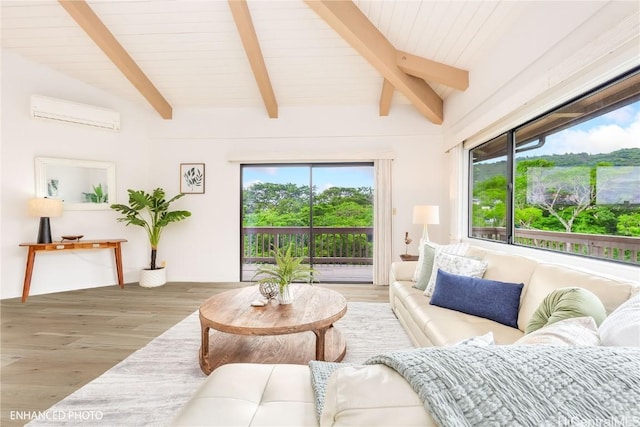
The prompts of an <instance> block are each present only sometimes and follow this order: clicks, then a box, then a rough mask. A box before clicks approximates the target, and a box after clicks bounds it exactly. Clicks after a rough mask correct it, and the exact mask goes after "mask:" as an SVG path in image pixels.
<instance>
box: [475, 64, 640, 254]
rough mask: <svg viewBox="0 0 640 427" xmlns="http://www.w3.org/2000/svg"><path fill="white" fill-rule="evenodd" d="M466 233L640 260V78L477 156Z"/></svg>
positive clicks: (526, 127) (511, 134)
mask: <svg viewBox="0 0 640 427" xmlns="http://www.w3.org/2000/svg"><path fill="white" fill-rule="evenodd" d="M469 164H470V174H469V176H470V191H469V194H470V200H469V207H470V209H469V237H472V238H479V239H487V240H493V241H498V242H502V243H505V244H513V245H520V246H529V247H535V248H541V249H546V250H550V251H559V252H565V253H571V254H576V255H581V256H587V257H595V258H605V259H608V260H613V261H618V262H623V263H630V264H640V72H638V70H635V71H634V72H632V73H629V74H628V75H626V76H623V77H621V78H619V79H617V80H616V81H613V82H610V83H608V84H606V85H603V86H602V87H600V88H598V89H596V90H594V91H593V92H590V93H588V94H586V95H584V96H582V97H579V98H578V99H575V100H573V101H571V102H569V103H567V104H565V105H563V106H561V107H558V108H557V109H555V110H553V111H550V112H548V113H547V114H545V115H543V116H541V117H539V118H537V119H535V120H533V121H531V122H528V123H526V124H523V125H522V126H519V127H517V128H514V129H512V130H510V131H508V132H506V133H504V134H502V135H499V136H497V137H495V138H494V139H492V140H490V141H487V142H486V143H484V144H482V145H480V146H478V147H475V148H473V149H471V150H470V161H469Z"/></svg>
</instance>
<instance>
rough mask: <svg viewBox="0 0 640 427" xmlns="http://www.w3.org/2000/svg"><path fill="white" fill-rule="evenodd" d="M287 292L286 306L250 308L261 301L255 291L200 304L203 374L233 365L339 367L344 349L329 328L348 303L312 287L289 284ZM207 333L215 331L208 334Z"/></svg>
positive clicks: (254, 288) (236, 291) (245, 289)
mask: <svg viewBox="0 0 640 427" xmlns="http://www.w3.org/2000/svg"><path fill="white" fill-rule="evenodd" d="M291 291H292V294H293V302H292V303H291V304H287V305H278V304H277V303H273V302H271V303H268V304H267V305H266V306H264V307H253V306H252V305H251V302H252V301H254V300H258V299H262V296H261V295H260V291H259V290H258V286H257V285H255V286H248V287H243V288H238V289H232V290H230V291H226V292H222V293H220V294H217V295H214V296H212V297H211V298H209V299H208V300H207V301H205V303H204V304H202V305H201V306H200V327H201V330H202V336H201V339H202V343H201V346H200V368H201V369H202V372H204V373H205V374H207V375H209V374H210V373H211V372H212V371H213V370H214V369H215V368H217V367H218V366H220V365H224V364H225V363H232V362H236V363H237V362H252V363H296V364H306V363H308V362H309V361H310V360H327V361H332V362H339V361H341V360H342V358H343V357H344V355H345V352H346V350H347V345H346V342H345V340H344V338H343V337H342V334H340V331H338V330H337V329H336V328H334V327H333V322H335V321H336V320H338V319H340V318H341V317H342V316H344V314H345V313H346V312H347V300H346V299H345V298H344V297H343V296H342V295H341V294H339V293H338V292H335V291H332V290H330V289H325V288H321V287H318V286H312V285H297V284H294V285H291ZM210 329H215V331H213V332H212V333H211V334H210ZM309 332H313V334H311V333H309ZM314 341H315V342H314ZM314 344H315V345H314ZM314 350H315V351H314Z"/></svg>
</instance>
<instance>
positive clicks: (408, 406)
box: [172, 247, 640, 426]
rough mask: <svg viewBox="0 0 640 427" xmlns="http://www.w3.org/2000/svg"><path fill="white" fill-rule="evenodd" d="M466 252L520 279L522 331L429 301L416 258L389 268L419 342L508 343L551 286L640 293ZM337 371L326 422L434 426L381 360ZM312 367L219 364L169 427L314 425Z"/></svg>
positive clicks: (395, 301)
mask: <svg viewBox="0 0 640 427" xmlns="http://www.w3.org/2000/svg"><path fill="white" fill-rule="evenodd" d="M466 255H468V256H472V257H475V258H481V259H483V260H485V261H486V262H487V263H488V267H487V270H486V272H485V274H484V278H487V279H492V280H499V281H505V282H516V283H520V282H521V283H523V284H524V287H523V290H522V293H521V304H520V310H519V316H518V328H513V327H509V326H505V325H502V324H500V323H497V322H494V321H491V320H487V319H483V318H479V317H475V316H471V315H467V314H464V313H460V312H457V311H453V310H448V309H445V308H441V307H436V306H433V305H430V304H429V298H428V297H426V296H424V295H423V291H421V290H418V289H416V288H414V287H413V286H414V282H413V281H412V280H411V278H412V276H413V272H414V269H415V267H416V265H417V262H415V261H414V262H398V263H394V264H393V265H392V268H391V279H392V280H391V282H390V286H389V298H390V303H391V306H392V308H393V311H394V312H395V313H396V315H397V317H398V319H399V321H400V322H401V324H402V325H403V327H404V328H405V330H406V331H407V333H408V334H409V336H410V337H411V340H412V341H413V342H414V344H415V345H416V346H421V347H422V346H446V345H449V344H453V343H457V342H459V341H461V340H464V339H467V338H471V337H474V336H479V335H484V334H486V333H488V332H492V333H493V335H494V340H495V342H496V344H511V343H514V342H515V341H517V340H518V339H519V338H520V337H522V336H523V334H524V332H523V330H524V329H525V326H526V324H527V322H528V320H529V319H530V317H531V315H532V314H533V312H534V311H535V310H536V308H537V307H538V305H539V304H540V302H541V301H542V300H543V299H544V297H545V296H546V295H548V294H549V293H550V292H551V291H553V290H555V289H557V288H561V287H568V286H579V287H584V288H586V289H588V290H590V291H591V292H593V293H594V294H596V295H597V296H598V297H599V298H600V299H601V300H602V302H603V303H604V305H605V308H606V310H607V312H608V313H610V312H611V311H613V310H614V309H615V308H616V307H618V306H619V305H620V304H622V303H623V302H624V301H626V300H628V299H629V298H630V297H632V296H634V295H636V294H638V293H640V288H639V287H638V284H637V283H629V282H624V281H618V280H613V279H609V278H605V277H601V276H597V275H593V274H589V273H586V272H581V271H576V270H573V269H571V268H567V267H563V266H559V265H552V264H545V263H540V262H537V261H536V260H533V259H530V258H526V257H521V256H514V255H509V254H505V253H500V252H494V251H488V250H484V249H481V248H478V247H469V248H468V250H467V251H466ZM360 369H362V368H357V367H354V368H347V369H340V370H339V371H338V372H337V373H335V374H334V375H333V376H332V377H331V379H330V380H329V382H328V384H327V388H326V393H327V394H326V400H325V407H324V412H323V414H322V418H321V423H320V424H322V425H379V426H383V425H420V426H432V425H435V423H434V421H433V419H432V418H431V416H430V414H429V413H428V412H427V411H426V410H425V409H424V407H423V404H422V402H421V401H420V399H419V398H418V397H417V395H416V393H415V392H414V391H413V390H412V389H411V387H410V386H409V384H408V383H407V381H406V380H405V379H404V378H402V377H401V376H400V375H399V374H398V373H397V372H396V371H394V370H393V369H391V368H388V367H386V366H382V365H372V366H368V367H366V368H364V369H366V374H363V372H362V371H361V370H360ZM318 424H319V423H318V421H317V418H316V414H315V397H314V393H313V390H312V386H311V375H310V369H309V367H307V366H303V365H272V364H229V365H224V366H221V367H220V368H218V369H216V370H215V371H214V372H213V373H212V374H211V375H210V376H209V378H208V379H207V380H206V381H205V382H204V383H203V385H202V386H201V387H200V388H199V390H198V391H196V393H195V394H194V396H193V397H192V399H191V400H190V401H189V402H188V403H187V404H186V405H185V406H184V407H183V408H182V409H181V411H180V412H179V414H178V416H177V417H176V418H175V419H174V420H173V423H172V425H175V426H186V425H198V426H204V425H211V426H214V425H215V426H221V425H242V426H258V425H279V426H284V425H290V426H316V425H318Z"/></svg>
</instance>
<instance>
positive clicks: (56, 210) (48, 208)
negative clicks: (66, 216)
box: [27, 197, 62, 218]
mask: <svg viewBox="0 0 640 427" xmlns="http://www.w3.org/2000/svg"><path fill="white" fill-rule="evenodd" d="M27 213H28V214H29V216H36V217H41V218H48V217H52V216H60V215H62V200H59V199H47V198H44V197H37V198H33V199H30V200H29V204H28V205H27Z"/></svg>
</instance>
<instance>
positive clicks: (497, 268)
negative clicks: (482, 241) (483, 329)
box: [465, 246, 538, 299]
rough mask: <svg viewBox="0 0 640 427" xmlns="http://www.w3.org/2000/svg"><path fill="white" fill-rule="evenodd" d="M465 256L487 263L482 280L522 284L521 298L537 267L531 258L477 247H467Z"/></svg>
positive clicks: (536, 262) (536, 263)
mask: <svg viewBox="0 0 640 427" xmlns="http://www.w3.org/2000/svg"><path fill="white" fill-rule="evenodd" d="M465 255H466V256H468V257H472V258H477V259H481V260H483V261H485V262H486V263H487V269H486V270H485V272H484V275H483V276H482V278H483V279H489V280H499V281H501V282H510V283H524V289H523V291H522V294H523V296H524V293H525V292H526V289H527V285H528V284H529V281H530V280H531V275H532V274H533V271H534V270H535V269H536V267H537V266H538V261H536V260H534V259H532V258H527V257H524V256H521V255H512V254H508V253H504V252H498V251H491V250H488V249H484V248H480V247H477V246H469V248H468V249H467V251H466V252H465ZM521 299H522V298H521Z"/></svg>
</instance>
